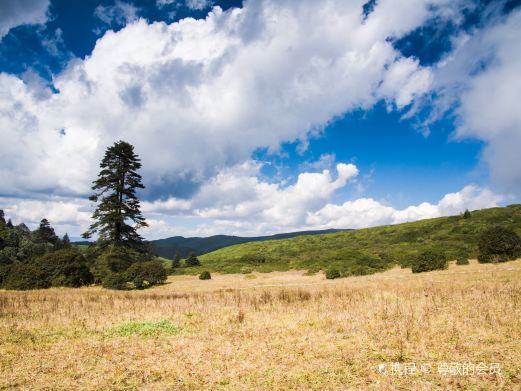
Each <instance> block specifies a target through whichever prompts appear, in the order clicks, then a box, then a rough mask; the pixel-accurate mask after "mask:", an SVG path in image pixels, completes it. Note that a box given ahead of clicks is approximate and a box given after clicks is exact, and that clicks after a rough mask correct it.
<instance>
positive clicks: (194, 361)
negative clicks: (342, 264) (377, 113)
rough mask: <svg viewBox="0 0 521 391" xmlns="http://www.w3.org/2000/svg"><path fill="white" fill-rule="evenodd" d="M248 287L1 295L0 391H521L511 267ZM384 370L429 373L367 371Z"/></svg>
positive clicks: (517, 288)
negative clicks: (398, 366) (475, 371)
mask: <svg viewBox="0 0 521 391" xmlns="http://www.w3.org/2000/svg"><path fill="white" fill-rule="evenodd" d="M253 276H255V278H252V275H223V276H218V275H213V276H212V280H210V281H200V280H198V279H197V277H191V276H178V277H172V278H170V280H169V284H166V285H164V286H161V287H157V288H154V289H150V290H147V291H140V292H113V291H107V290H103V289H101V288H82V289H76V290H75V289H49V290H42V291H32V292H7V291H2V292H0V372H1V376H0V389H31V390H33V389H34V390H93V389H100V390H119V389H125V390H132V389H142V390H168V389H171V390H198V389H212V390H221V389H223V390H272V389H283V390H286V389H294V390H350V389H353V390H371V389H377V390H380V389H383V390H386V389H400V390H431V389H440V390H441V389H443V390H447V389H470V390H477V389H490V390H495V389H504V390H515V389H521V278H520V277H521V261H515V262H510V263H505V264H500V265H480V264H477V263H475V262H473V263H471V265H469V266H451V267H450V269H449V270H447V271H439V272H431V273H424V274H419V275H412V274H411V272H410V270H400V269H393V270H390V271H388V272H386V273H382V274H379V275H373V276H367V277H353V278H346V279H342V280H334V281H327V280H325V279H324V277H323V275H321V274H317V275H313V276H306V275H304V273H301V272H288V273H269V274H264V275H262V274H253ZM132 322H137V323H132ZM139 322H144V323H139ZM394 362H400V363H409V362H414V363H416V365H418V366H419V365H420V364H431V365H433V373H429V374H414V375H392V374H381V373H379V371H378V370H377V368H378V365H379V364H388V365H391V363H394ZM444 362H446V363H452V362H456V363H463V362H472V363H479V362H483V363H486V364H487V365H490V364H492V363H499V364H500V368H501V374H500V375H497V374H483V375H469V376H462V375H449V374H438V373H436V368H437V367H436V366H437V365H438V364H440V363H444Z"/></svg>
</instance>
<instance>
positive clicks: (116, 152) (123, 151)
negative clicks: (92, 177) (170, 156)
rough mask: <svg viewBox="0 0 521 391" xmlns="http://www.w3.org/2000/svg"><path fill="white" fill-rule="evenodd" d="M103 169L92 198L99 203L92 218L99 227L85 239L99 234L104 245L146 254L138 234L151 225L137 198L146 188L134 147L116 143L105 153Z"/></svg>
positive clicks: (86, 235)
mask: <svg viewBox="0 0 521 391" xmlns="http://www.w3.org/2000/svg"><path fill="white" fill-rule="evenodd" d="M100 168H101V171H100V173H99V175H98V179H97V180H96V181H94V185H93V186H92V190H94V191H95V193H94V195H92V196H91V197H90V200H91V201H94V202H99V203H98V206H97V208H96V210H95V211H94V214H93V215H92V218H93V219H94V220H95V223H94V224H92V225H91V226H90V228H89V229H88V231H87V232H85V233H84V234H83V237H84V238H86V239H88V238H90V237H91V236H92V234H94V233H96V232H98V233H99V237H100V244H103V243H108V244H113V245H118V246H119V245H124V246H127V247H132V248H135V249H140V250H143V248H144V244H143V238H142V237H141V236H139V234H138V233H137V230H138V229H139V228H142V227H146V226H148V224H147V223H146V222H145V219H144V217H143V216H142V214H141V211H140V203H139V200H138V198H137V196H136V190H137V189H143V188H144V186H143V184H142V183H141V176H140V175H139V174H138V173H137V170H139V169H140V168H141V162H140V159H139V158H138V156H137V155H136V154H135V153H134V147H133V146H132V145H130V144H129V143H126V142H124V141H118V142H116V143H114V145H113V146H111V147H109V148H107V150H106V151H105V156H104V157H103V160H102V161H101V164H100ZM128 222H131V223H133V224H134V225H130V224H128Z"/></svg>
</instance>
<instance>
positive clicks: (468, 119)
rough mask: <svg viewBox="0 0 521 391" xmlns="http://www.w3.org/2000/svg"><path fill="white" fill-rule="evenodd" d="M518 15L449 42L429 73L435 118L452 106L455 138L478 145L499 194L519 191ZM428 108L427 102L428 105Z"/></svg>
mask: <svg viewBox="0 0 521 391" xmlns="http://www.w3.org/2000/svg"><path fill="white" fill-rule="evenodd" d="M520 35H521V10H517V11H513V12H512V13H511V14H510V15H509V16H508V17H505V16H501V17H496V18H493V22H491V23H490V24H489V25H488V26H486V27H485V28H483V29H480V30H475V31H473V32H470V33H464V34H461V35H459V36H458V37H456V38H455V39H454V46H455V49H454V50H453V51H452V52H451V53H449V55H448V56H447V57H446V58H444V59H443V61H441V62H440V63H439V64H437V66H436V68H435V69H434V71H433V80H434V82H433V84H432V88H433V91H434V92H435V93H436V94H437V97H436V99H435V104H436V105H437V107H436V109H435V111H434V113H433V117H434V118H436V119H437V118H439V116H440V115H444V114H445V113H446V111H448V110H450V109H452V108H453V107H454V106H456V109H455V112H454V114H455V116H456V118H457V128H456V134H455V136H456V138H459V139H463V138H475V139H479V140H483V141H485V143H486V147H485V150H484V153H483V156H484V159H485V161H486V162H487V163H488V164H489V166H490V171H491V174H492V175H491V176H492V179H494V180H495V182H496V183H497V184H498V185H499V186H500V188H501V189H502V191H504V192H519V191H520V190H521V167H520V166H519V165H517V164H514V162H515V161H516V160H517V157H518V155H519V150H520V148H521V110H519V107H518V106H519V104H518V102H520V101H521V77H520V74H519V69H521V41H520V40H519V37H520ZM430 103H431V102H429V104H430Z"/></svg>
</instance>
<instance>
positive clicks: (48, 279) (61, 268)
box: [0, 249, 93, 290]
mask: <svg viewBox="0 0 521 391" xmlns="http://www.w3.org/2000/svg"><path fill="white" fill-rule="evenodd" d="M1 273H2V275H3V276H2V277H0V280H2V281H1V282H3V287H4V288H5V289H17V290H26V289H41V288H49V287H51V286H68V287H80V286H82V285H87V284H91V283H92V282H93V276H92V273H91V272H90V271H89V268H88V267H87V265H86V263H85V258H84V257H83V256H82V255H81V254H80V253H79V252H78V251H76V250H73V249H63V250H58V251H53V252H49V253H46V254H44V255H41V256H39V257H37V258H34V259H31V260H29V261H26V262H19V261H17V262H15V263H13V264H11V265H6V266H4V267H3V268H2V271H1Z"/></svg>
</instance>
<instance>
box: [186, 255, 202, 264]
mask: <svg viewBox="0 0 521 391" xmlns="http://www.w3.org/2000/svg"><path fill="white" fill-rule="evenodd" d="M185 265H186V266H188V267H190V266H201V262H200V261H199V259H198V258H197V257H196V256H195V253H191V254H190V256H189V257H188V259H187V260H186V261H185Z"/></svg>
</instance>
